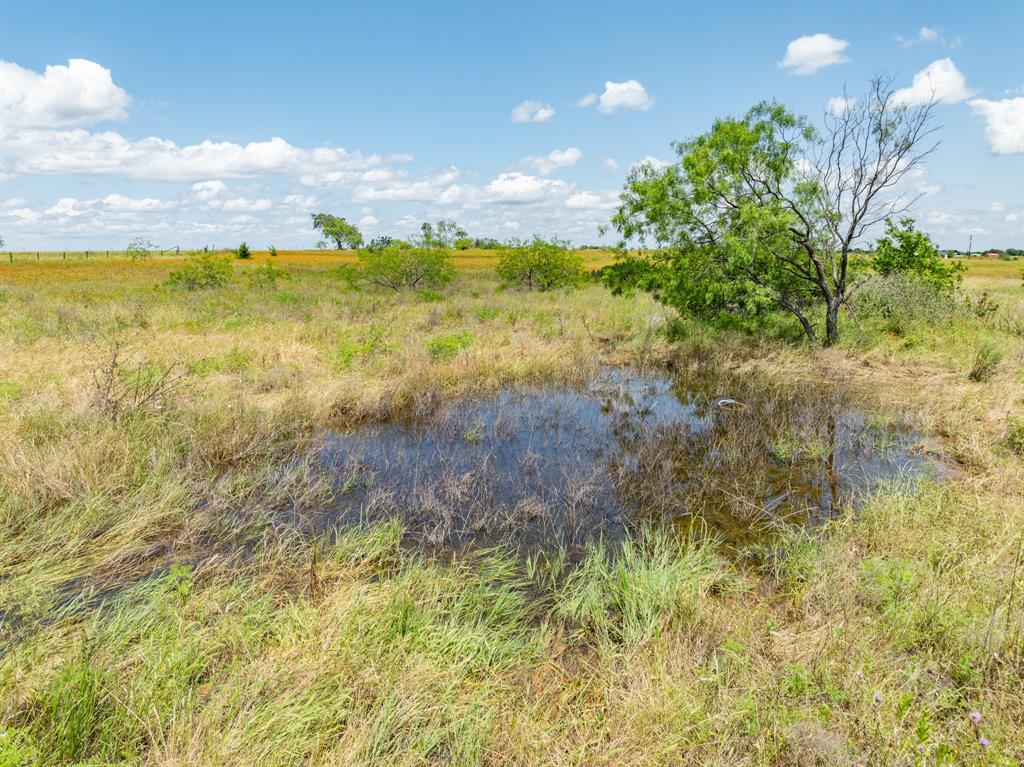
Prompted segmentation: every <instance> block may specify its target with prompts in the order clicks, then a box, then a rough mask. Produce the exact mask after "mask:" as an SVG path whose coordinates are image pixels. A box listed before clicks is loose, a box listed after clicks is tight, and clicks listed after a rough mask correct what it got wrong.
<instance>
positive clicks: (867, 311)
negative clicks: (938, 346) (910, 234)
mask: <svg viewBox="0 0 1024 767" xmlns="http://www.w3.org/2000/svg"><path fill="white" fill-rule="evenodd" d="M850 303H851V308H852V309H853V313H854V315H855V316H869V317H877V318H880V319H881V320H883V321H884V324H885V328H886V330H888V331H889V332H892V333H896V334H897V335H904V334H905V333H906V332H907V331H908V329H909V328H910V327H911V326H912V325H915V324H924V325H937V324H938V323H940V322H944V321H946V320H949V319H950V318H951V317H952V316H953V315H954V314H956V311H957V306H956V303H955V302H954V301H950V297H949V293H948V292H946V291H945V290H944V289H942V288H940V287H938V286H936V285H935V284H934V283H931V282H928V281H926V280H922V279H921V278H920V277H917V276H915V275H913V274H905V273H899V272H897V273H893V274H889V275H872V276H870V277H868V278H867V279H866V280H865V281H864V283H863V284H862V285H861V287H860V289H859V290H858V291H857V292H856V293H854V294H853V298H852V299H851V302H850Z"/></svg>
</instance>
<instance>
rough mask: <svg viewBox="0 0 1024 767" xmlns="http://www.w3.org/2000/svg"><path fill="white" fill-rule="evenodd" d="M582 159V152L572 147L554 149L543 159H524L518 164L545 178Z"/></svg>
mask: <svg viewBox="0 0 1024 767" xmlns="http://www.w3.org/2000/svg"><path fill="white" fill-rule="evenodd" d="M581 157H583V152H582V151H580V150H579V149H577V148H576V147H574V146H571V147H567V148H566V149H555V150H554V151H552V152H549V153H548V154H546V155H544V156H543V157H524V158H523V159H522V160H521V161H520V164H521V165H523V166H524V167H526V168H532V169H533V170H535V171H537V172H538V173H540V175H542V176H547V175H550V174H551V173H553V172H554V171H556V170H558V169H559V168H565V167H568V166H570V165H575V164H576V163H577V162H579V161H580V158H581Z"/></svg>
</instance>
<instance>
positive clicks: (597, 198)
mask: <svg viewBox="0 0 1024 767" xmlns="http://www.w3.org/2000/svg"><path fill="white" fill-rule="evenodd" d="M618 204H619V197H618V193H616V192H607V193H604V194H598V193H597V192H586V191H584V192H576V193H575V194H573V195H570V196H569V197H568V198H567V199H566V201H565V207H567V208H572V209H573V210H592V211H605V210H611V209H613V208H615V207H617V206H618Z"/></svg>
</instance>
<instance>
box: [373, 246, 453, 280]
mask: <svg viewBox="0 0 1024 767" xmlns="http://www.w3.org/2000/svg"><path fill="white" fill-rule="evenodd" d="M359 263H360V265H361V267H362V269H361V271H362V277H363V278H364V279H365V280H367V281H368V282H370V283H372V284H374V285H379V286H380V287H383V288H390V289H391V290H401V289H402V288H434V287H440V286H441V285H447V284H448V283H449V282H451V281H452V280H453V279H455V268H454V267H453V266H452V265H451V259H450V258H449V257H448V253H447V251H445V250H442V249H440V248H413V247H410V246H408V245H406V244H405V243H399V244H396V245H389V246H388V247H386V248H383V249H382V250H377V251H372V250H361V251H359Z"/></svg>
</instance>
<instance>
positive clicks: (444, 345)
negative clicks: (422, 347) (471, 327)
mask: <svg viewBox="0 0 1024 767" xmlns="http://www.w3.org/2000/svg"><path fill="white" fill-rule="evenodd" d="M471 343H473V336H472V335H471V334H470V333H468V332H466V331H462V332H461V333H448V334H446V335H443V336H435V337H434V338H431V339H430V340H429V341H427V351H428V352H430V356H431V357H433V358H434V359H436V360H439V359H447V358H448V357H454V356H455V355H456V354H458V353H459V352H460V351H462V350H463V349H465V348H466V347H467V346H469V345H470V344H471Z"/></svg>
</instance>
